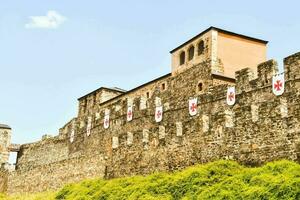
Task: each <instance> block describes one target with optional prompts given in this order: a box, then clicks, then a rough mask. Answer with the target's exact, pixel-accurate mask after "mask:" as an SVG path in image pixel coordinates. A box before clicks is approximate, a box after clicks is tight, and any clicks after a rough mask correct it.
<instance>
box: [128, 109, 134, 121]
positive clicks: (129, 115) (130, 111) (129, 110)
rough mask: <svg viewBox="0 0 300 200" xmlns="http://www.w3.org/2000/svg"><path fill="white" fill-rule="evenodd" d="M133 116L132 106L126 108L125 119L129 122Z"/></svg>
mask: <svg viewBox="0 0 300 200" xmlns="http://www.w3.org/2000/svg"><path fill="white" fill-rule="evenodd" d="M132 118H133V112H132V106H128V108H127V121H128V122H130V121H131V120H132Z"/></svg>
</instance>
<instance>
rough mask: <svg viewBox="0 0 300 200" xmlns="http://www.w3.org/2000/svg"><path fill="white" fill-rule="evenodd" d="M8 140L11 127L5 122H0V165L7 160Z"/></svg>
mask: <svg viewBox="0 0 300 200" xmlns="http://www.w3.org/2000/svg"><path fill="white" fill-rule="evenodd" d="M10 140H11V128H10V127H9V126H7V125H5V124H0V165H1V164H3V163H7V162H8V159H9V146H10Z"/></svg>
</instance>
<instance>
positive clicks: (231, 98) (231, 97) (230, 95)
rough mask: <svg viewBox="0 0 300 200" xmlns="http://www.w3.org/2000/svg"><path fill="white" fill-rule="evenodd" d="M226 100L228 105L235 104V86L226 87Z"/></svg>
mask: <svg viewBox="0 0 300 200" xmlns="http://www.w3.org/2000/svg"><path fill="white" fill-rule="evenodd" d="M226 102H227V104H228V105H230V106H232V105H234V104H235V87H233V86H232V87H228V88H227V95H226Z"/></svg>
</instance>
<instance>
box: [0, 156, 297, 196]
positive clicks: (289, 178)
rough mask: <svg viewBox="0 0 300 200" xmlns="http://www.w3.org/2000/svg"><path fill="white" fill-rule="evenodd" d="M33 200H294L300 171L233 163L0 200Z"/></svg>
mask: <svg viewBox="0 0 300 200" xmlns="http://www.w3.org/2000/svg"><path fill="white" fill-rule="evenodd" d="M2 199H9V200H16V199H20V200H21V199H22V200H34V199H36V200H37V199H41V200H47V199H49V200H50V199H51V200H53V199H68V200H86V199H97V200H101V199H113V200H117V199H124V200H125V199H126V200H127V199H128V200H130V199H147V200H152V199H153V200H160V199H184V200H186V199H249V200H253V199H268V200H269V199H282V200H283V199H299V200H300V165H299V164H296V163H294V162H291V161H277V162H272V163H268V164H266V165H264V166H263V167H259V168H246V167H244V166H241V165H239V164H237V163H236V162H233V161H217V162H212V163H208V164H205V165H197V166H194V167H190V168H187V169H185V170H183V171H178V172H176V173H171V174H168V173H155V174H152V175H149V176H146V177H142V176H134V177H128V178H119V179H113V180H102V179H95V180H86V181H83V182H81V183H79V184H71V185H66V186H65V187H64V188H62V189H61V190H60V191H58V192H52V193H51V192H48V193H40V194H31V195H22V196H13V197H9V198H8V197H6V198H5V197H2V198H1V196H0V200H2Z"/></svg>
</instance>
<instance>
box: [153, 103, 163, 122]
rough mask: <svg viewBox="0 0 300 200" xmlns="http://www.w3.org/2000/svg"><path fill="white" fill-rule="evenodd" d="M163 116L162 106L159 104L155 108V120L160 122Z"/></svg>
mask: <svg viewBox="0 0 300 200" xmlns="http://www.w3.org/2000/svg"><path fill="white" fill-rule="evenodd" d="M162 118H163V107H162V106H159V107H156V108H155V121H156V122H161V120H162Z"/></svg>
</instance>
